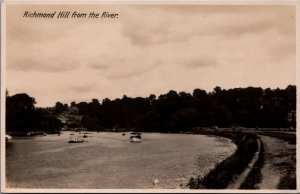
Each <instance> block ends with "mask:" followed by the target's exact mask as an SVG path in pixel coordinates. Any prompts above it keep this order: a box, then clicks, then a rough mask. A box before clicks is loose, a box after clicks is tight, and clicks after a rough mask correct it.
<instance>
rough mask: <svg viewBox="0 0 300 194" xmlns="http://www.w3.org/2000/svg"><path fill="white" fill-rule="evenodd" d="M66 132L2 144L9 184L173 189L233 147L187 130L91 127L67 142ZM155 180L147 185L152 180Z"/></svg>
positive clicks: (222, 157) (18, 139) (23, 186)
mask: <svg viewBox="0 0 300 194" xmlns="http://www.w3.org/2000/svg"><path fill="white" fill-rule="evenodd" d="M69 134H70V132H63V133H62V134H61V135H60V136H57V135H47V136H35V137H25V138H24V137H23V138H14V139H12V140H11V141H10V142H8V143H7V146H6V175H7V176H6V177H7V187H9V188H66V189H67V188H70V189H76V188H84V189H117V188H122V189H152V188H166V189H175V188H179V187H180V185H182V187H183V188H184V186H185V185H186V183H187V182H188V180H189V178H190V177H191V176H194V177H196V176H197V175H203V174H205V173H207V172H208V171H209V170H210V169H212V168H213V167H214V165H215V164H216V163H217V162H219V161H221V160H224V159H225V158H226V157H228V156H229V155H231V154H232V153H233V151H234V150H235V149H236V147H235V145H233V144H232V143H230V141H229V140H228V139H225V138H216V137H208V136H203V135H187V134H159V133H143V135H142V138H143V141H142V143H130V142H129V137H130V134H129V133H126V135H124V136H123V135H122V133H104V132H101V133H91V134H87V135H88V137H87V138H86V140H87V141H88V142H84V143H77V144H69V143H67V142H68V140H69ZM154 179H158V180H159V183H158V184H156V185H153V180H154Z"/></svg>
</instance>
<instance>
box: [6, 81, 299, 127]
mask: <svg viewBox="0 0 300 194" xmlns="http://www.w3.org/2000/svg"><path fill="white" fill-rule="evenodd" d="M15 96H16V95H15ZM15 96H12V97H8V98H9V99H11V98H14V97H15ZM30 98H31V97H30ZM31 99H33V98H31ZM32 102H33V101H32V100H31V101H30V102H28V103H29V104H30V105H29V106H26V108H25V109H26V111H28V112H30V111H33V112H35V113H37V115H43V114H41V112H43V111H45V110H43V109H37V108H35V107H34V106H33V104H34V103H32ZM10 103H13V102H12V101H11V100H9V101H8V104H7V109H6V110H7V115H11V116H8V117H7V124H8V127H9V128H11V127H12V128H14V126H11V124H10V121H9V119H11V117H12V116H15V117H18V116H19V117H20V119H21V117H22V118H24V115H22V114H20V115H18V116H17V115H15V113H14V111H15V110H14V108H13V106H12V105H11V104H10ZM71 107H76V108H77V109H78V114H79V115H81V116H82V119H81V122H80V123H79V125H80V126H78V127H85V128H87V129H88V130H97V131H98V130H100V131H101V130H108V131H110V130H124V129H130V130H133V129H135V130H141V131H153V132H180V131H185V130H189V129H190V128H193V127H212V126H218V127H246V128H247V127H251V128H253V127H264V128H265V127H266V128H267V127H270V128H271V127H272V128H279V127H295V126H296V120H295V115H294V116H293V115H292V117H293V118H292V119H291V118H289V113H291V112H292V113H293V114H294V113H295V110H296V86H294V85H289V86H287V87H286V88H285V89H279V88H277V89H270V88H267V89H262V88H260V87H247V88H234V89H228V90H226V89H222V88H221V87H215V88H214V90H213V91H212V92H209V93H208V92H206V91H205V90H202V89H195V90H194V91H193V93H192V94H190V93H187V92H179V93H177V92H176V91H174V90H171V91H169V92H168V93H166V94H162V95H159V96H158V97H156V96H155V95H153V94H151V95H149V96H148V97H145V98H143V97H135V98H131V97H127V96H126V95H124V96H123V97H122V98H117V99H115V100H110V99H108V98H105V99H103V100H102V102H101V103H100V102H99V100H98V99H92V101H91V102H79V103H76V102H72V103H71V104H70V106H69V105H67V104H63V103H61V102H57V103H56V105H55V106H54V107H53V111H52V112H51V114H50V113H48V115H47V114H44V116H42V117H37V118H35V120H38V121H37V126H38V127H41V126H42V125H41V124H40V123H41V120H45V118H47V119H46V122H48V121H49V122H50V123H51V122H57V121H56V120H55V119H54V120H53V121H50V120H49V118H52V119H53V116H57V115H59V114H61V113H63V112H65V111H67V110H68V109H69V108H71ZM27 109H28V110H27ZM38 110H39V111H40V112H38ZM28 112H27V113H28ZM33 115H35V116H37V115H36V114H33ZM45 115H47V116H46V117H45ZM35 116H34V117H35ZM28 119H29V118H28ZM29 120H30V119H29ZM29 120H27V121H29ZM23 122H25V123H26V121H23ZM24 126H25V125H24ZM53 126H55V125H53ZM57 126H58V123H57Z"/></svg>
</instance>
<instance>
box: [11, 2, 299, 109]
mask: <svg viewBox="0 0 300 194" xmlns="http://www.w3.org/2000/svg"><path fill="white" fill-rule="evenodd" d="M25 11H31V12H34V11H36V12H43V13H46V12H47V13H50V12H51V13H52V12H54V11H56V12H57V13H58V12H60V11H70V12H71V14H72V12H74V11H77V12H81V13H90V12H96V13H100V14H102V12H104V11H106V12H109V13H117V14H118V18H114V19H112V18H64V19H58V18H52V19H51V18H29V17H23V15H24V12H25ZM6 13H7V15H6V88H7V90H8V91H9V95H14V94H16V93H27V94H29V95H30V96H32V97H34V98H35V99H36V102H37V104H36V106H38V107H46V106H54V105H55V103H56V102H57V101H60V102H63V103H70V102H72V101H75V102H77V103H78V102H81V101H86V102H90V101H91V99H92V98H97V99H99V100H100V102H101V101H102V100H103V99H104V98H110V99H115V98H122V96H123V95H124V94H125V95H127V96H128V97H137V96H142V97H147V96H149V95H150V94H155V95H156V96H159V95H160V94H164V93H167V92H168V91H170V90H175V91H177V92H180V91H185V92H190V93H192V92H193V90H194V89H195V88H200V89H204V90H206V91H208V92H209V91H212V90H213V88H215V87H216V86H220V87H221V88H223V89H229V88H236V87H249V86H253V87H262V88H268V87H269V88H277V87H279V88H286V87H287V86H288V85H289V84H295V83H296V21H295V14H296V12H295V6H287V5H280V6H279V5H277V6H266V5H256V6H254V5H252V6H249V5H244V6H241V5H240V6H238V5H223V6H217V5H8V6H7V7H6ZM69 17H70V16H69Z"/></svg>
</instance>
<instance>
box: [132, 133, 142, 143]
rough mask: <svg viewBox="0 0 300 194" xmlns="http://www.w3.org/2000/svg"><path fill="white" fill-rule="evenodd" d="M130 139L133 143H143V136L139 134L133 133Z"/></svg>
mask: <svg viewBox="0 0 300 194" xmlns="http://www.w3.org/2000/svg"><path fill="white" fill-rule="evenodd" d="M129 139H130V142H131V143H140V142H142V134H141V133H138V132H134V133H131V136H130V138H129Z"/></svg>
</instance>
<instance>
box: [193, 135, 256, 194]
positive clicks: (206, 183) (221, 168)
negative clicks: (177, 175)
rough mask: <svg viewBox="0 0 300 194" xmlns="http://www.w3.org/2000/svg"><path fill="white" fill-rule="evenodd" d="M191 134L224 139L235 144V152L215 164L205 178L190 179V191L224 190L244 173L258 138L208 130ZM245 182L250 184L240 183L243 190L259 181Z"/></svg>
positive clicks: (254, 150)
mask: <svg viewBox="0 0 300 194" xmlns="http://www.w3.org/2000/svg"><path fill="white" fill-rule="evenodd" d="M193 133H196V134H204V135H215V136H221V137H226V138H228V139H231V140H232V142H233V143H235V144H236V146H237V150H236V151H235V153H234V154H232V155H231V156H230V157H228V158H227V159H225V160H224V161H222V162H220V163H219V164H217V165H216V166H215V168H214V169H213V170H212V171H210V172H209V173H208V174H207V175H206V176H204V177H201V176H198V177H196V178H193V177H192V178H191V179H190V181H189V183H188V186H189V188H190V189H226V188H227V187H228V186H229V185H230V184H232V183H233V182H234V181H235V180H236V179H237V178H238V177H239V176H240V175H241V174H242V173H243V172H244V170H245V169H246V168H247V167H248V164H249V163H250V162H251V160H252V158H253V156H254V154H255V152H256V151H257V149H258V144H257V139H258V136H257V135H256V134H253V133H246V132H242V131H233V130H210V129H206V130H205V129H202V130H197V131H194V132H193ZM254 165H255V164H254ZM250 173H251V172H250ZM246 180H247V179H246ZM247 181H248V183H251V184H244V183H242V184H241V185H242V186H243V189H251V188H253V187H254V185H255V184H256V183H257V182H258V181H260V180H259V179H257V180H255V179H253V180H251V181H249V180H247Z"/></svg>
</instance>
